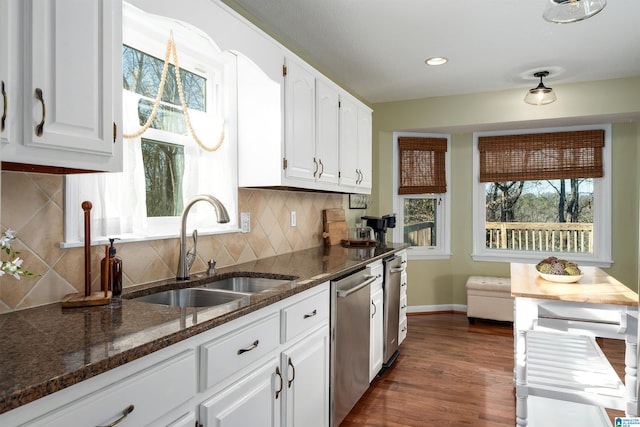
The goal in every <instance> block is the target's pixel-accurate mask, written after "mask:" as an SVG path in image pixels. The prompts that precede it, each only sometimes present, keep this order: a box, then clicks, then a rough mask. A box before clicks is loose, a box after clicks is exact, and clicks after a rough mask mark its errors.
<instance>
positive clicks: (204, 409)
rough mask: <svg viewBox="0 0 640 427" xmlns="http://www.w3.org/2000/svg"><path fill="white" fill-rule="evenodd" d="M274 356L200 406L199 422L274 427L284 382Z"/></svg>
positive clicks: (223, 426) (222, 426)
mask: <svg viewBox="0 0 640 427" xmlns="http://www.w3.org/2000/svg"><path fill="white" fill-rule="evenodd" d="M278 362H279V360H278V358H277V357H271V359H270V360H269V361H267V362H266V363H263V364H262V365H261V366H259V367H257V368H256V369H255V370H253V371H252V372H251V373H250V374H248V375H246V376H244V377H243V378H242V379H240V380H239V381H237V382H234V384H233V385H232V386H230V387H228V388H227V389H224V390H223V391H221V392H220V393H217V394H216V395H214V396H213V397H212V398H211V399H209V400H207V401H205V402H204V403H202V405H200V423H201V424H202V425H203V426H205V427H207V426H211V427H213V426H215V427H241V426H264V427H276V426H279V425H280V424H281V421H280V405H279V403H280V400H281V394H282V390H283V388H284V380H283V378H282V373H281V372H280V368H279V363H278Z"/></svg>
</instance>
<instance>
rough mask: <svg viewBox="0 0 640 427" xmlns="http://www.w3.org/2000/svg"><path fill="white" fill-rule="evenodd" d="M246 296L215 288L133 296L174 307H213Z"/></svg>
mask: <svg viewBox="0 0 640 427" xmlns="http://www.w3.org/2000/svg"><path fill="white" fill-rule="evenodd" d="M244 297H247V294H243V293H239V292H225V291H219V290H215V289H203V288H186V289H173V290H169V291H163V292H158V293H155V294H151V295H145V296H141V297H137V298H133V300H135V301H143V302H150V303H153V304H162V305H169V306H174V307H213V306H216V305H222V304H227V303H230V302H233V301H237V300H239V299H241V298H244Z"/></svg>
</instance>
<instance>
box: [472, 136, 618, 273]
mask: <svg viewBox="0 0 640 427" xmlns="http://www.w3.org/2000/svg"><path fill="white" fill-rule="evenodd" d="M609 135H610V127H607V126H600V127H598V128H570V129H555V130H540V131H527V132H526V133H524V132H523V133H517V134H513V133H499V134H495V133H492V134H476V135H475V136H474V139H475V144H476V150H475V153H474V156H475V157H476V158H475V161H474V172H475V173H474V175H475V176H477V177H478V182H477V184H476V185H475V186H474V208H475V211H474V259H478V260H499V261H504V260H505V257H506V258H507V259H514V260H520V261H523V262H537V261H539V260H540V259H542V258H544V257H546V256H549V255H555V256H558V257H562V258H571V259H572V260H576V261H580V262H583V263H590V264H596V265H602V266H608V264H609V263H610V261H611V260H610V258H611V249H610V248H611V243H610V237H609V236H610V232H609V230H610V228H611V227H610V220H609V218H610V191H609V189H610V183H609V178H608V174H607V173H606V172H605V167H606V166H607V165H608V164H609V158H610V153H609V145H610V143H608V141H609V139H610V136H609Z"/></svg>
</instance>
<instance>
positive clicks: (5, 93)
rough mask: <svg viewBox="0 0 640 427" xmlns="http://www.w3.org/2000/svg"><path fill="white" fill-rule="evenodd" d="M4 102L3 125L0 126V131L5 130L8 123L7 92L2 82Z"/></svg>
mask: <svg viewBox="0 0 640 427" xmlns="http://www.w3.org/2000/svg"><path fill="white" fill-rule="evenodd" d="M2 101H3V105H4V106H3V107H2V125H0V131H3V130H4V125H5V123H6V121H7V108H8V106H7V91H6V89H5V88H4V80H3V81H2Z"/></svg>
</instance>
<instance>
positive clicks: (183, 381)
mask: <svg viewBox="0 0 640 427" xmlns="http://www.w3.org/2000/svg"><path fill="white" fill-rule="evenodd" d="M195 368H196V357H195V353H194V351H193V350H185V351H183V352H181V353H179V354H177V355H174V356H171V357H169V358H167V359H166V360H162V361H160V362H158V363H154V364H153V365H151V366H148V367H143V368H141V369H140V370H138V371H135V372H132V373H129V372H126V373H125V376H124V378H122V379H120V380H118V381H115V382H113V383H111V384H108V385H104V386H102V387H98V388H96V389H95V390H92V389H91V388H92V385H90V384H89V383H91V381H89V383H80V384H77V387H76V386H74V387H72V388H71V389H68V390H63V391H62V392H59V393H55V394H54V395H51V396H48V398H45V399H41V401H36V402H33V403H31V404H29V405H31V406H30V407H29V408H27V406H29V405H26V406H25V407H21V408H18V411H16V412H14V411H12V412H9V413H7V414H3V416H2V417H0V425H7V426H10V425H11V426H13V425H28V426H33V427H40V426H42V427H44V426H46V427H57V426H59V427H69V426H75V425H87V426H106V425H115V422H116V421H118V420H120V422H119V423H121V425H122V426H125V427H126V426H146V425H157V424H156V422H155V421H156V420H158V419H159V418H161V417H163V415H165V414H168V413H170V412H171V411H172V410H173V409H175V408H177V407H179V406H180V405H181V404H183V403H185V402H188V401H189V400H190V399H191V398H193V397H194V396H195V392H196V381H195V380H196V377H195ZM116 369H119V368H116ZM115 374H116V375H120V373H115ZM107 375H108V374H102V376H101V377H102V378H99V379H98V383H100V382H103V381H104V379H105V376H107ZM61 394H62V395H61ZM60 397H64V399H63V400H59V399H58V398H60ZM63 402H64V403H63ZM54 405H58V407H57V408H56V406H54ZM43 408H45V409H47V410H48V411H47V412H45V413H44V414H43V415H42V416H39V417H37V418H35V419H30V420H27V421H26V422H25V420H24V419H21V415H24V414H21V412H22V411H20V410H21V409H24V410H26V412H27V413H29V412H32V414H31V416H32V417H33V414H34V413H38V412H40V411H41V410H42V409H43ZM53 408H56V409H53ZM13 415H16V417H15V418H12V416H13ZM3 417H4V418H3ZM176 425H181V424H176Z"/></svg>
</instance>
